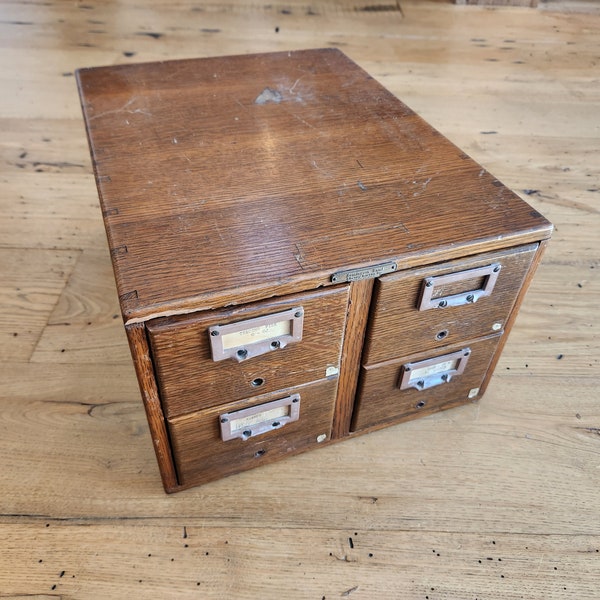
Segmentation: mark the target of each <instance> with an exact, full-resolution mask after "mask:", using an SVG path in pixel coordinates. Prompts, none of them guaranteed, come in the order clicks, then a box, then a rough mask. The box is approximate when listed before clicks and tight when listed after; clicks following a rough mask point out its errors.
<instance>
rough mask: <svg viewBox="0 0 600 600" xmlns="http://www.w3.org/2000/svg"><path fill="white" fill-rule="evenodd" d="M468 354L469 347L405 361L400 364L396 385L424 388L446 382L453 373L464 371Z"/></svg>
mask: <svg viewBox="0 0 600 600" xmlns="http://www.w3.org/2000/svg"><path fill="white" fill-rule="evenodd" d="M469 356H471V349H470V348H464V349H463V350H458V351H457V352H451V353H450V354H444V355H442V356H436V357H435V358H427V359H425V360H420V361H417V362H411V363H406V364H404V365H402V370H401V371H400V377H399V379H398V387H399V388H400V389H401V390H406V389H409V388H414V389H416V390H426V389H428V388H431V387H434V386H436V385H441V384H442V383H448V382H449V381H450V380H451V379H452V378H453V377H454V376H455V375H460V374H461V373H463V372H464V370H465V368H466V366H467V362H468V360H469Z"/></svg>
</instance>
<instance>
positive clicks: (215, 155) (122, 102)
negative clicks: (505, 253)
mask: <svg viewBox="0 0 600 600" xmlns="http://www.w3.org/2000/svg"><path fill="white" fill-rule="evenodd" d="M77 81H78V85H79V90H80V94H81V100H82V108H83V113H84V117H85V121H86V129H87V132H88V137H89V141H90V151H91V154H92V162H93V165H94V172H95V175H96V183H97V186H98V193H99V195H100V202H101V206H102V210H103V215H104V220H105V225H106V228H107V232H108V238H109V246H110V249H111V253H112V257H113V263H114V268H115V276H116V281H117V288H118V291H119V297H120V299H121V307H122V311H123V314H124V317H125V319H126V321H129V320H131V319H140V318H147V317H148V316H149V315H152V314H157V313H160V311H168V312H185V311H189V310H190V308H191V307H192V306H194V305H196V308H205V307H206V303H207V302H208V301H209V302H211V304H212V306H219V305H227V304H230V303H239V302H240V298H244V297H247V295H246V294H244V293H243V292H242V293H241V290H250V291H251V293H254V294H256V292H257V291H258V293H259V294H260V292H261V291H262V293H263V295H273V294H274V295H278V296H281V295H283V293H284V290H285V293H289V292H290V291H292V290H291V289H290V288H291V286H294V285H295V286H296V290H297V291H300V290H302V289H306V287H305V286H306V279H307V277H308V276H310V278H311V279H312V280H314V281H316V282H317V284H316V285H327V284H329V283H330V275H331V274H332V273H334V272H335V271H339V270H344V269H348V268H355V267H359V266H365V265H369V264H377V263H379V262H383V261H389V260H398V261H400V262H401V265H402V267H406V266H410V265H411V264H419V263H420V262H423V260H424V259H423V257H426V260H427V261H428V262H429V261H435V260H439V258H438V257H440V256H445V257H447V258H449V257H453V256H457V255H465V254H470V253H475V252H477V251H482V250H489V249H493V248H495V247H499V245H505V244H509V243H510V240H511V239H513V240H515V242H514V243H527V242H531V241H538V240H539V239H542V238H546V237H548V236H549V235H550V231H551V226H550V224H549V223H548V222H547V221H546V220H545V219H544V218H543V217H542V216H541V214H539V213H537V212H536V211H532V210H531V208H530V207H529V206H528V205H527V204H526V203H524V202H522V201H521V200H520V198H519V197H517V196H516V195H515V194H513V193H512V192H510V191H509V190H508V189H507V188H505V187H504V186H503V185H502V184H501V183H500V182H499V181H498V180H497V179H495V178H494V177H493V176H492V175H490V174H489V173H488V172H487V171H486V170H485V169H483V168H482V167H481V166H480V165H478V164H477V163H475V162H474V161H473V160H472V159H470V158H469V157H468V156H467V155H466V154H465V153H464V152H462V151H460V150H459V149H458V148H456V147H455V146H454V145H452V144H451V143H450V142H449V141H448V140H446V139H445V138H443V137H442V136H440V135H439V133H438V132H437V131H435V130H434V129H432V128H431V127H430V126H429V125H428V124H427V123H425V122H424V121H423V120H422V119H421V118H420V117H419V116H418V115H416V114H415V113H414V112H413V111H412V110H411V109H409V108H408V107H407V106H406V105H404V104H403V103H402V102H400V101H399V100H398V99H397V98H395V97H394V96H393V95H392V94H391V93H390V92H389V91H388V90H387V89H385V88H384V87H382V86H381V85H380V84H379V83H377V82H376V81H375V80H374V79H373V78H372V77H371V76H370V75H368V74H367V73H366V72H365V71H363V70H362V69H360V67H358V66H357V65H356V64H355V63H353V62H352V61H350V60H349V59H348V58H347V57H346V56H345V55H344V54H342V53H341V52H339V51H338V50H336V49H333V48H326V49H321V50H309V51H302V52H280V53H269V54H268V55H265V54H253V55H243V56H235V57H224V58H209V59H203V60H189V61H167V62H157V63H149V64H140V65H123V66H119V67H104V68H96V69H82V70H79V71H78V72H77ZM465 205H468V207H469V208H468V210H465V209H464V207H465ZM341 212H342V213H343V215H344V216H343V218H340V213H341ZM459 214H460V215H461V226H460V227H455V226H454V219H455V218H456V215H459ZM257 253H258V254H260V260H257ZM157 257H160V260H159V261H157Z"/></svg>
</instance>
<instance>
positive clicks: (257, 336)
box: [208, 306, 304, 362]
mask: <svg viewBox="0 0 600 600" xmlns="http://www.w3.org/2000/svg"><path fill="white" fill-rule="evenodd" d="M303 324H304V310H303V308H302V307H301V306H297V307H296V308H291V309H289V310H286V311H283V312H279V313H275V314H272V315H264V316H262V317H255V318H253V319H247V320H245V321H237V322H236V323H229V324H227V325H214V326H212V327H209V328H208V336H209V340H210V348H211V352H212V359H213V360H214V361H215V362H216V361H220V360H225V359H226V358H233V359H234V360H237V361H238V362H242V361H244V360H247V359H248V358H252V357H254V356H260V355H261V354H266V353H267V352H272V351H273V350H278V349H280V348H285V347H286V346H287V345H288V344H291V343H293V342H299V341H300V340H301V339H302V328H303Z"/></svg>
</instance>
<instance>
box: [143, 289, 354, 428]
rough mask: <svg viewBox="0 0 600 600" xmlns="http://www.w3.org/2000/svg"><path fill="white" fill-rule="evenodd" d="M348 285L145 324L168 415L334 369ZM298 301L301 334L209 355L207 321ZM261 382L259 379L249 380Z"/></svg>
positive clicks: (236, 318) (234, 319)
mask: <svg viewBox="0 0 600 600" xmlns="http://www.w3.org/2000/svg"><path fill="white" fill-rule="evenodd" d="M347 304H348V286H346V285H342V286H340V287H336V288H335V289H329V290H317V291H316V292H310V293H306V294H298V295H294V296H291V297H289V296H286V297H285V298H277V299H273V298H272V299H269V300H266V301H263V302H258V303H256V304H250V305H245V306H243V307H237V308H229V309H221V310H215V311H210V312H201V313H198V314H194V315H189V316H184V317H172V318H164V319H157V320H155V321H152V322H150V323H149V324H148V325H147V329H148V334H149V340H150V345H151V349H152V355H153V360H154V364H155V369H156V373H157V378H158V382H159V386H160V390H161V398H162V399H163V403H164V409H165V414H166V416H167V417H169V418H170V417H175V416H178V415H182V414H185V413H190V412H195V411H198V410H200V409H202V408H208V407H209V406H216V405H220V404H223V403H224V402H229V401H233V400H241V399H243V398H248V397H250V396H256V395H258V394H266V393H268V392H275V391H277V390H280V389H284V388H289V387H293V386H295V385H302V384H306V383H310V382H311V381H319V380H320V379H323V378H325V376H326V375H327V369H328V368H334V369H337V370H338V371H339V370H340V355H341V352H342V339H343V336H344V324H345V322H346V308H347ZM296 307H302V309H303V313H304V317H303V331H302V340H301V341H299V342H294V343H290V344H289V345H287V346H286V347H284V348H279V349H277V350H275V351H273V352H268V353H266V354H263V355H261V356H255V357H252V358H249V359H247V360H244V361H242V362H237V361H236V360H235V359H232V358H229V359H226V360H223V361H218V362H215V361H214V360H213V358H212V354H211V348H210V340H209V335H208V328H209V327H211V326H213V325H226V324H228V323H238V322H242V321H245V320H247V319H251V318H253V317H257V316H265V315H270V314H277V313H279V312H282V311H285V310H290V309H291V308H296ZM256 383H259V384H260V385H258V386H257V385H255V384H256Z"/></svg>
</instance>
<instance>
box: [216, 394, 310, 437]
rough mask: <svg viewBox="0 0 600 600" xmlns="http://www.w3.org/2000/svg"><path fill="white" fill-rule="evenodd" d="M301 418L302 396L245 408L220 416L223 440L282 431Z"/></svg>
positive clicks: (293, 396) (288, 397)
mask: <svg viewBox="0 0 600 600" xmlns="http://www.w3.org/2000/svg"><path fill="white" fill-rule="evenodd" d="M299 417H300V394H292V395H291V396H286V397H285V398H280V399H279V400H274V401H273V402H267V403H266V404H259V405H258V406H251V407H250V408H243V409H242V410H236V411H234V412H230V413H223V414H222V415H220V416H219V423H220V425H221V439H222V440H223V441H224V442H226V441H228V440H233V439H236V438H241V439H242V440H247V439H249V438H251V437H255V436H257V435H260V434H261V433H266V432H267V431H273V429H280V428H281V427H283V426H284V425H287V424H288V423H293V422H294V421H297V420H298V419H299Z"/></svg>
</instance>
